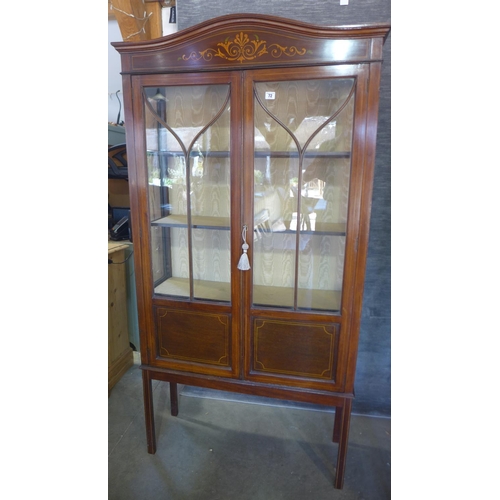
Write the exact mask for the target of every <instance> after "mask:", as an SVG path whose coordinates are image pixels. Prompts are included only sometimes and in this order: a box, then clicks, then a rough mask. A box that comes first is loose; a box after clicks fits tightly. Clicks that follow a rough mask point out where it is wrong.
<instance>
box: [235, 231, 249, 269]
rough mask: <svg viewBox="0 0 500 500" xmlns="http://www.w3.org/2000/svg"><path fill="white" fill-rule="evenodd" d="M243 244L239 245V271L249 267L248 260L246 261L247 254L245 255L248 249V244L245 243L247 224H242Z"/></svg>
mask: <svg viewBox="0 0 500 500" xmlns="http://www.w3.org/2000/svg"><path fill="white" fill-rule="evenodd" d="M242 237H243V245H241V248H242V250H243V253H242V254H241V257H240V261H239V262H238V269H240V270H241V271H248V270H249V269H250V262H249V261H248V255H247V250H248V249H249V246H248V244H247V226H246V225H245V226H243V234H242Z"/></svg>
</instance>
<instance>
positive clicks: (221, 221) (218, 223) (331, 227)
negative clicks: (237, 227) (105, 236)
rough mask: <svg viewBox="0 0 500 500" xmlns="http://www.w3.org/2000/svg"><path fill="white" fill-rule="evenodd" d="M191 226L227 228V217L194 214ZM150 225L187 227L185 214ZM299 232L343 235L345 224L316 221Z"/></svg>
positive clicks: (261, 231) (265, 230)
mask: <svg viewBox="0 0 500 500" xmlns="http://www.w3.org/2000/svg"><path fill="white" fill-rule="evenodd" d="M191 222H192V227H193V228H194V229H222V230H229V229H230V225H229V217H208V216H202V215H195V216H193V217H192V218H191ZM151 225H152V226H163V227H188V220H187V215H168V216H166V217H162V218H160V219H156V220H154V221H152V222H151ZM256 232H257V234H258V235H263V236H267V235H269V234H271V233H279V234H292V233H295V232H296V230H295V229H284V230H279V231H277V230H274V229H270V228H265V227H262V226H261V225H259V227H258V229H257V227H256ZM300 234H311V235H327V236H345V234H346V224H345V223H333V222H331V223H330V222H317V223H316V227H315V230H305V229H302V230H301V231H300Z"/></svg>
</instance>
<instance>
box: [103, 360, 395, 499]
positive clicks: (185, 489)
mask: <svg viewBox="0 0 500 500" xmlns="http://www.w3.org/2000/svg"><path fill="white" fill-rule="evenodd" d="M136 363H137V360H136ZM153 383H154V404H155V419H156V438H157V452H156V454H155V455H149V454H148V453H147V450H146V435H145V428H144V417H143V401H142V378H141V370H140V369H139V367H138V364H135V365H134V366H133V367H132V368H130V370H129V371H128V372H127V373H126V374H125V375H124V376H123V377H122V379H121V380H120V381H119V382H118V384H117V385H116V386H115V387H114V388H113V389H112V391H111V394H110V397H109V413H108V415H109V424H108V425H109V427H108V440H109V461H108V463H109V468H108V488H109V496H108V499H109V500H153V499H154V500H165V499H167V500H170V499H171V500H184V499H186V500H219V499H221V500H222V499H224V500H246V499H249V500H250V499H252V500H279V499H286V500H294V499H300V500H304V499H311V500H322V499H328V500H332V499H339V500H341V499H345V500H348V499H349V500H351V499H358V500H361V499H364V500H385V499H389V498H390V497H391V466H390V462H391V459H390V456H391V453H390V446H391V445H390V440H391V436H390V430H391V421H390V419H388V418H380V417H368V416H361V415H353V416H352V418H351V431H350V435H349V449H348V452H347V467H346V473H345V480H344V488H343V490H335V489H334V488H333V478H334V475H335V464H336V458H337V445H336V444H334V443H332V441H331V434H332V429H333V420H334V414H333V411H332V410H330V409H329V408H328V409H325V408H322V407H315V406H308V405H297V404H290V405H289V404H288V403H286V402H280V401H275V400H269V399H264V398H249V397H246V396H238V395H232V394H226V393H219V392H218V391H209V390H199V389H196V388H191V387H185V386H184V387H182V386H179V415H178V416H177V417H172V416H170V400H169V385H168V384H167V383H164V382H158V381H154V382H153ZM219 396H221V397H223V398H226V397H228V398H229V399H219ZM233 399H234V400H233ZM238 399H240V401H238ZM263 403H269V404H263Z"/></svg>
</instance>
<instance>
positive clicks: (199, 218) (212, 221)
mask: <svg viewBox="0 0 500 500" xmlns="http://www.w3.org/2000/svg"><path fill="white" fill-rule="evenodd" d="M191 222H192V225H193V228H195V229H225V230H229V217H207V216H203V215H195V216H193V217H192V218H191ZM151 225H153V226H166V227H187V225H188V220H187V215H168V216H167V217H162V218H161V219H157V220H155V221H153V222H151Z"/></svg>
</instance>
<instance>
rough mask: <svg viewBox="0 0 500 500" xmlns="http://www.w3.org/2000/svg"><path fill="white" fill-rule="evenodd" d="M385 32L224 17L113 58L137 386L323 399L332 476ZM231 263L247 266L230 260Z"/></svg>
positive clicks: (341, 460) (351, 369)
mask: <svg viewBox="0 0 500 500" xmlns="http://www.w3.org/2000/svg"><path fill="white" fill-rule="evenodd" d="M388 31H389V28H388V26H385V25H377V26H358V27H351V28H324V27H313V26H309V25H306V24H304V23H300V22H295V21H288V20H285V19H280V18H274V17H269V16H262V15H261V16H259V15H255V16H224V17H221V18H218V19H215V20H211V21H210V22H205V23H201V24H199V25H197V26H195V27H193V28H191V29H188V30H185V31H182V32H179V33H177V34H175V35H172V36H169V37H165V38H162V39H158V40H156V41H149V42H141V43H114V44H113V45H114V46H115V47H116V48H117V50H118V51H119V52H120V53H121V57H122V69H123V84H124V86H123V88H124V102H125V122H126V133H127V138H128V139H127V140H128V143H127V153H128V161H129V179H130V184H131V209H132V228H133V231H134V245H135V249H136V250H135V265H136V273H137V290H138V302H139V322H140V333H141V360H142V368H143V379H144V397H145V410H146V430H147V435H148V450H149V452H151V453H154V452H155V449H156V439H155V433H154V421H153V416H152V415H153V413H152V394H151V381H152V380H153V379H158V380H164V381H168V382H170V388H171V402H172V413H173V414H174V415H175V414H177V387H176V384H177V383H183V384H188V385H196V386H202V387H211V388H217V389H223V390H231V391H237V392H242V393H247V394H257V395H262V396H269V397H277V398H282V399H291V400H300V401H308V402H312V403H321V404H327V405H331V406H335V407H336V415H335V424H334V433H333V440H334V442H337V443H339V447H338V461H337V472H336V477H335V487H337V488H341V487H342V483H343V473H344V468H345V457H346V449H347V439H348V431H349V419H350V412H351V406H352V398H353V397H354V374H355V365H356V356H357V343H358V332H359V321H360V311H361V298H362V292H363V279H364V270H365V261H366V251H367V244H368V225H369V215H370V197H371V189H372V183H373V162H374V152H375V137H376V124H377V107H378V85H379V80H380V66H381V56H382V44H383V41H384V39H385V37H386V36H387V33H388ZM245 260H248V265H245V264H246V263H245Z"/></svg>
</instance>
